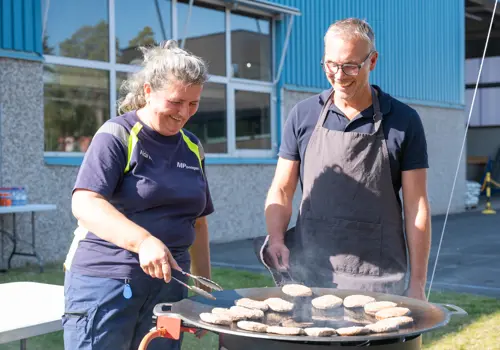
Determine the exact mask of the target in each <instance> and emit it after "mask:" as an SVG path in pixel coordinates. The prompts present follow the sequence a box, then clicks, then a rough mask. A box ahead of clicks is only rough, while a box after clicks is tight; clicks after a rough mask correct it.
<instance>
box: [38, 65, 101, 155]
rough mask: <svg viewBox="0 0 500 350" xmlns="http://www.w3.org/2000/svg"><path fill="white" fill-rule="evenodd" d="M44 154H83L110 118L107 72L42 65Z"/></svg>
mask: <svg viewBox="0 0 500 350" xmlns="http://www.w3.org/2000/svg"><path fill="white" fill-rule="evenodd" d="M43 81H44V88H43V90H44V121H45V151H47V152H85V151H86V150H87V148H88V145H89V143H90V140H91V139H92V137H93V136H94V134H95V132H96V131H97V129H98V128H99V127H100V126H101V125H102V124H103V123H104V122H105V121H106V120H107V119H109V73H108V72H107V71H101V70H96V69H88V68H74V67H67V66H56V65H45V66H44V72H43Z"/></svg>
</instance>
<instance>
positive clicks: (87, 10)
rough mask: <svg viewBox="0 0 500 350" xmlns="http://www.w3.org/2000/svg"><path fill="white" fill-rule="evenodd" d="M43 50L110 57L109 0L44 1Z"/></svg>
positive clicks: (63, 53) (85, 56) (102, 59)
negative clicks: (45, 18) (45, 22)
mask: <svg viewBox="0 0 500 350" xmlns="http://www.w3.org/2000/svg"><path fill="white" fill-rule="evenodd" d="M44 6H45V8H46V6H48V13H47V14H48V15H47V24H46V26H47V27H46V30H45V36H44V38H43V53H44V54H46V55H56V56H64V57H74V58H84V59H89V60H97V61H108V60H109V29H108V0H86V1H67V0H50V1H48V0H45V1H44Z"/></svg>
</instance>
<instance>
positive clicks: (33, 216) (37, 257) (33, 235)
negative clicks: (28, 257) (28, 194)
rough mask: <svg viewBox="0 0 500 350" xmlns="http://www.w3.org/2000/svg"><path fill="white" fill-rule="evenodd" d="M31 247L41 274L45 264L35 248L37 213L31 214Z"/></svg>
mask: <svg viewBox="0 0 500 350" xmlns="http://www.w3.org/2000/svg"><path fill="white" fill-rule="evenodd" d="M31 245H32V247H33V256H34V257H35V258H36V259H37V260H38V265H39V266H40V272H43V262H42V258H40V257H39V256H38V254H37V253H36V248H35V212H34V211H32V212H31Z"/></svg>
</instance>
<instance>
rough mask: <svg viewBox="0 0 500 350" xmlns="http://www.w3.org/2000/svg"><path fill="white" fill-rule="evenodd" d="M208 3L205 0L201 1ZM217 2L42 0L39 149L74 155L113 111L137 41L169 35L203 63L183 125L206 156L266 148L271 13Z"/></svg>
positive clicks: (269, 139)
mask: <svg viewBox="0 0 500 350" xmlns="http://www.w3.org/2000/svg"><path fill="white" fill-rule="evenodd" d="M208 3H210V4H208ZM227 5H228V4H227V3H226V2H225V1H223V0H220V1H216V0H211V1H206V2H204V1H195V2H194V5H193V6H192V7H191V8H190V7H189V1H187V0H86V1H83V0H79V1H71V6H70V5H69V4H68V2H67V1H65V0H43V14H44V16H43V28H44V31H43V35H44V36H43V38H44V40H43V46H44V54H45V61H46V63H45V66H44V82H45V86H44V100H45V109H44V113H45V116H44V117H45V152H46V154H47V155H54V156H68V155H82V154H83V153H84V152H85V151H86V149H87V147H88V143H89V142H90V140H91V138H92V136H93V135H94V134H95V132H96V131H97V129H98V128H99V127H100V126H101V125H102V124H103V123H104V122H105V121H106V120H107V119H109V118H111V117H114V116H116V115H117V113H118V112H117V101H119V100H120V98H121V97H122V96H121V95H120V86H121V84H122V82H123V81H124V80H125V79H126V78H127V77H128V75H129V74H130V73H133V72H136V71H137V70H138V69H140V66H139V65H140V62H141V58H142V57H141V52H140V50H139V47H140V46H148V45H152V44H158V43H160V42H161V41H163V40H168V39H171V38H173V39H176V40H178V42H179V45H184V48H185V49H187V50H188V51H191V52H193V53H194V54H196V55H198V56H200V57H202V58H203V59H204V60H205V61H207V63H208V67H209V73H210V81H209V82H208V83H207V84H206V85H205V87H204V89H203V93H202V99H201V102H200V106H199V109H198V112H197V113H196V114H195V115H194V116H193V117H192V118H191V120H190V121H189V122H188V123H187V124H186V129H188V130H190V131H192V132H194V133H195V134H196V135H197V136H198V138H199V139H200V140H201V142H202V144H203V147H204V148H205V152H206V154H207V157H214V156H215V157H268V156H272V155H273V154H274V153H273V152H274V150H273V147H274V145H275V141H274V140H275V138H276V136H275V134H276V130H275V129H276V128H275V125H274V104H273V101H274V95H275V90H274V85H273V71H274V70H273V64H272V63H273V46H272V45H273V42H272V30H273V29H272V28H273V19H272V17H271V16H269V17H266V15H265V13H262V12H260V13H258V14H256V13H257V12H256V11H255V10H249V12H243V11H244V10H245V9H244V8H242V7H240V6H239V7H238V9H237V10H238V11H237V12H236V11H231V10H230V9H229V7H228V8H226V7H225V6H227Z"/></svg>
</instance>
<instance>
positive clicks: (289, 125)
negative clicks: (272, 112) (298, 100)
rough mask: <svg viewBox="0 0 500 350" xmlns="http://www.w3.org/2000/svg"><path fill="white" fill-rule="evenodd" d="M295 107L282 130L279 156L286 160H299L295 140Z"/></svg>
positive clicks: (297, 145) (296, 119)
mask: <svg viewBox="0 0 500 350" xmlns="http://www.w3.org/2000/svg"><path fill="white" fill-rule="evenodd" d="M297 122H298V118H297V106H295V107H293V108H292V110H291V111H290V113H289V114H288V118H287V120H286V122H285V126H284V128H283V135H282V137H281V146H280V151H279V154H278V155H279V156H280V157H281V158H285V159H288V160H300V153H299V143H298V138H297Z"/></svg>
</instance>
